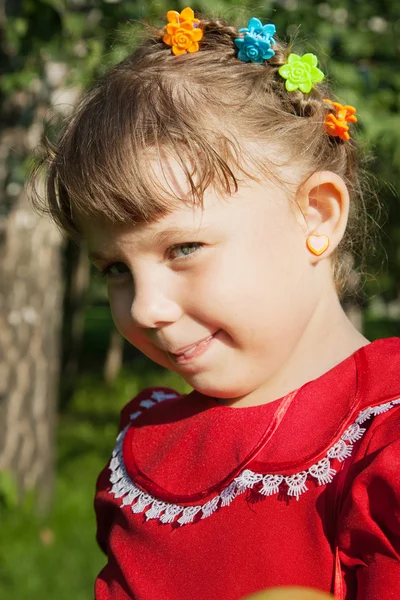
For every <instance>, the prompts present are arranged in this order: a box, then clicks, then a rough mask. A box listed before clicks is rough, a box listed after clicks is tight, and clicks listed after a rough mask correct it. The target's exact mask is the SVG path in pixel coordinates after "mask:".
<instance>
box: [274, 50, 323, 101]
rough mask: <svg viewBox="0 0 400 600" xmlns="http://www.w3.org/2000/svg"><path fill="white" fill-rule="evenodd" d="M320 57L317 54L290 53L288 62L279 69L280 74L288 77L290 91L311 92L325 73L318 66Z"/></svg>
mask: <svg viewBox="0 0 400 600" xmlns="http://www.w3.org/2000/svg"><path fill="white" fill-rule="evenodd" d="M317 65H318V58H317V57H316V56H315V54H311V53H308V54H303V56H299V55H298V54H293V53H292V54H289V56H288V59H287V63H286V64H284V65H282V67H281V68H280V69H279V71H278V72H279V75H281V77H283V78H284V79H286V83H285V87H286V89H287V91H288V92H295V91H296V90H300V91H301V92H303V94H309V93H310V92H311V89H312V88H313V86H314V84H315V83H320V82H321V81H322V80H323V79H324V77H325V75H324V73H323V72H322V71H321V70H320V69H318V68H317Z"/></svg>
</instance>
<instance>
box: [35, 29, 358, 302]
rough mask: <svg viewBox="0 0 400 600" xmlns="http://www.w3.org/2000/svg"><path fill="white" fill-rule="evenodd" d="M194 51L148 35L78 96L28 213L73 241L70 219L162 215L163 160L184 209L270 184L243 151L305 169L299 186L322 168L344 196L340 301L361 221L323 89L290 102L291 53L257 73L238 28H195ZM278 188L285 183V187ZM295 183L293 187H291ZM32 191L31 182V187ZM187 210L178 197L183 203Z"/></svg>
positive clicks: (345, 148) (269, 170) (337, 264)
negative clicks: (185, 188) (244, 183)
mask: <svg viewBox="0 0 400 600" xmlns="http://www.w3.org/2000/svg"><path fill="white" fill-rule="evenodd" d="M201 27H202V29H203V31H204V35H203V39H202V40H201V42H200V51H199V52H196V53H192V54H185V55H182V56H179V57H177V56H174V55H173V54H172V53H171V48H170V47H168V46H166V45H165V44H164V43H163V41H162V37H163V33H164V32H163V31H157V32H156V33H154V35H152V36H149V37H148V38H147V39H146V40H144V41H143V42H142V44H141V45H140V46H139V47H138V48H137V49H136V50H135V51H134V52H133V54H132V55H130V56H128V57H127V58H126V59H125V60H123V61H122V62H121V63H119V64H117V65H116V66H115V67H113V68H111V69H110V70H109V71H108V72H107V73H106V74H105V75H104V76H103V77H102V78H101V79H100V80H98V81H97V82H96V83H95V85H94V87H93V88H92V89H91V90H90V91H89V92H87V93H86V94H85V95H84V96H83V98H82V100H81V102H80V104H79V105H78V107H77V109H76V111H75V113H74V115H73V117H72V118H71V119H70V121H69V123H68V124H67V125H66V127H65V129H64V131H63V133H62V135H61V137H60V139H59V142H58V144H57V145H53V144H51V143H50V141H49V140H48V139H47V140H45V143H44V148H45V154H44V157H43V158H42V160H41V161H40V164H39V165H38V167H37V169H36V171H35V173H34V175H33V181H37V179H38V175H39V173H40V172H41V170H42V169H43V168H44V169H45V170H46V194H45V197H44V198H42V197H40V195H39V194H36V195H35V196H34V203H35V206H36V207H37V208H39V209H40V210H42V211H46V212H47V213H50V215H51V217H52V218H53V219H54V221H55V222H56V223H57V225H58V226H59V227H60V228H61V229H62V230H63V231H64V232H66V233H67V235H69V236H70V237H72V238H73V239H79V238H80V237H81V233H80V231H79V227H78V223H77V219H76V215H77V214H79V215H83V216H86V217H89V218H91V219H92V218H95V219H100V220H109V221H111V222H113V223H126V222H130V223H132V224H136V223H143V222H151V221H154V220H156V219H158V218H160V217H162V216H164V215H165V214H167V213H168V212H169V211H170V210H171V209H173V207H174V206H175V205H176V203H177V201H185V199H183V198H182V199H177V198H176V196H174V194H173V192H172V189H171V188H169V186H168V184H167V182H166V180H165V181H164V182H163V181H161V180H160V178H157V177H155V173H154V171H153V168H152V162H154V158H156V157H159V156H160V152H166V153H167V154H168V155H169V156H172V157H173V158H174V159H175V160H177V161H178V162H179V164H180V166H181V168H182V169H183V171H184V173H185V176H186V179H187V182H188V185H189V189H190V191H191V199H192V201H193V202H196V203H199V204H200V205H201V202H202V198H203V194H204V192H205V190H206V189H207V188H208V187H209V186H211V185H212V186H215V188H217V189H218V190H220V191H221V192H222V193H225V194H232V193H234V192H235V191H236V190H237V188H238V185H239V183H240V181H241V178H243V177H253V178H254V177H255V175H254V172H253V171H254V170H252V169H251V168H249V165H251V164H253V165H255V166H256V169H255V172H257V171H258V172H259V175H261V176H264V175H265V176H266V177H273V176H277V169H276V168H275V167H276V162H275V163H274V161H272V160H265V157H264V158H263V159H262V160H261V159H260V157H256V156H255V155H254V156H252V155H251V152H249V150H248V147H247V146H246V144H245V142H261V143H263V144H265V145H266V147H268V145H269V146H270V147H271V148H278V149H279V150H281V154H282V155H283V156H284V159H283V163H284V164H286V165H290V164H292V163H293V164H296V165H301V166H302V173H303V174H304V179H306V178H307V177H308V176H309V175H311V174H312V173H313V172H316V171H319V170H325V169H328V170H330V171H333V172H334V173H336V174H338V175H339V176H340V177H342V178H343V180H344V181H345V183H346V185H347V186H348V188H349V192H350V196H351V208H350V218H349V224H348V227H347V230H346V234H345V236H344V239H343V240H342V242H341V244H340V246H339V248H338V250H337V251H336V253H335V255H334V257H333V269H334V277H335V282H336V286H337V289H338V291H339V292H340V291H343V290H344V289H345V288H346V285H347V284H348V282H349V278H350V276H351V273H352V258H351V257H352V256H353V254H354V252H355V248H356V246H357V243H358V242H360V241H361V242H363V241H364V242H365V231H366V229H365V228H366V220H367V219H366V212H365V210H364V208H363V201H362V195H361V190H360V182H359V176H358V167H357V148H356V144H355V143H354V141H353V140H350V141H348V142H343V141H341V140H340V139H339V138H332V137H330V136H329V135H327V133H326V132H325V129H324V125H323V123H324V119H325V116H326V114H327V112H329V110H330V107H329V105H327V103H324V102H323V98H326V97H330V98H331V97H332V96H331V94H330V92H329V89H328V87H327V85H326V84H325V83H322V84H317V85H315V86H314V88H313V90H312V91H311V93H310V94H303V93H302V92H300V91H297V92H291V93H289V92H287V91H286V89H285V81H284V79H282V77H281V76H280V75H279V74H278V72H277V71H278V69H279V67H280V66H281V65H282V64H284V63H285V62H286V59H287V56H288V54H289V53H290V47H289V46H287V45H285V44H284V43H282V42H280V41H277V43H276V44H275V45H274V46H273V48H274V50H275V55H274V56H273V57H272V59H270V60H269V61H268V62H265V63H263V64H253V63H244V62H242V61H240V60H239V59H238V58H237V48H236V46H235V44H234V39H235V38H236V37H238V36H239V33H238V30H237V29H236V28H235V27H232V26H229V25H227V24H226V23H224V22H223V21H221V20H207V19H206V18H204V19H201ZM282 183H284V181H282ZM299 183H300V182H299ZM34 187H35V184H34ZM186 201H187V199H186Z"/></svg>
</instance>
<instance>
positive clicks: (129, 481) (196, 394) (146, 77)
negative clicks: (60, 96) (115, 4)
mask: <svg viewBox="0 0 400 600" xmlns="http://www.w3.org/2000/svg"><path fill="white" fill-rule="evenodd" d="M167 20H168V24H167V26H166V28H165V29H164V30H163V31H162V32H158V33H157V34H156V35H154V36H153V37H151V38H149V39H148V40H146V41H144V42H143V43H142V44H141V45H140V46H139V48H137V50H136V51H135V52H134V53H133V54H132V55H131V56H129V57H128V58H126V59H125V60H124V61H122V62H121V63H120V64H118V65H117V66H115V67H114V68H112V69H111V70H110V71H109V72H108V73H106V75H105V76H104V77H103V78H102V79H101V80H100V81H99V82H97V84H96V85H95V86H94V88H93V89H92V90H91V91H90V92H89V93H88V94H87V95H86V96H85V97H84V99H83V100H82V102H81V104H80V106H79V107H78V109H77V111H76V114H75V115H74V117H73V119H72V120H71V122H70V123H69V125H68V127H67V128H66V130H65V131H64V133H63V135H62V137H61V139H60V141H59V144H58V147H57V148H56V149H54V150H53V151H51V152H50V153H49V155H48V159H47V160H48V163H49V164H48V167H49V170H48V178H47V203H48V204H47V208H48V210H50V212H51V215H52V216H53V218H54V219H55V221H56V222H57V223H58V224H59V225H60V226H61V227H62V228H63V230H64V231H66V232H67V233H68V234H69V235H71V236H73V237H74V238H79V239H83V240H85V241H86V243H87V245H88V248H89V253H90V256H91V259H92V261H93V262H94V264H95V265H96V267H97V268H98V269H100V270H101V271H102V272H103V273H104V275H105V277H106V278H107V284H108V295H109V301H110V306H111V311H112V315H113V318H114V321H115V324H116V326H117V327H118V329H119V331H120V332H121V334H122V335H123V336H124V337H125V338H126V339H127V340H128V341H129V342H130V343H132V344H133V345H134V346H136V347H137V348H138V349H139V350H141V351H142V352H143V353H144V354H145V355H146V356H148V357H149V358H150V359H151V360H153V361H155V362H156V363H158V364H160V365H162V366H164V367H166V368H167V369H171V370H173V371H175V372H176V373H179V374H180V375H181V376H182V377H183V378H184V379H185V380H186V382H187V383H189V384H190V386H191V387H192V388H193V391H192V392H191V393H189V394H188V395H185V396H180V395H179V394H177V393H176V392H175V391H174V390H171V389H165V388H159V387H154V388H151V389H146V390H144V391H143V392H142V393H140V394H139V395H138V396H137V397H136V398H134V399H133V400H132V401H131V402H129V403H128V405H127V406H126V407H125V409H124V410H123V411H122V416H121V430H120V434H119V437H118V439H117V443H116V446H115V449H114V452H113V455H112V459H111V461H110V462H109V463H108V464H107V466H106V467H105V469H104V471H103V472H102V473H101V475H100V477H99V480H98V487H97V496H96V511H97V519H98V541H99V544H100V546H101V548H102V549H103V550H104V552H105V553H106V555H107V564H106V566H105V567H104V569H103V570H102V572H101V573H100V575H99V576H98V579H97V581H96V599H97V600H109V599H113V600H127V599H132V598H134V599H135V600H178V599H179V600H193V599H195V598H200V597H201V598H203V599H205V600H214V599H215V598H223V599H224V600H239V598H243V597H244V596H245V595H247V594H250V593H253V592H256V591H258V590H261V589H263V588H270V587H274V586H281V585H292V586H293V585H295V586H308V587H313V588H316V589H319V590H322V591H327V592H329V591H332V592H335V594H336V596H337V597H338V598H346V599H347V600H356V599H357V600H376V599H378V598H379V600H389V599H392V598H397V591H396V590H397V589H399V588H398V586H399V584H400V562H399V552H400V522H399V516H400V508H399V507H400V477H399V470H398V467H399V464H400V459H399V455H400V442H399V433H398V431H399V426H400V408H399V404H400V399H399V398H400V376H399V375H398V361H399V359H400V341H399V340H398V339H389V340H378V341H375V342H373V343H369V342H368V340H367V339H365V338H364V337H363V336H362V335H361V334H360V333H359V332H358V331H357V330H356V329H355V328H354V327H353V326H352V324H351V323H350V322H349V320H348V319H347V317H346V315H345V314H344V312H343V310H342V308H341V305H340V302H339V299H338V292H340V291H342V290H343V288H344V286H345V284H346V281H348V279H349V277H350V275H351V268H350V267H351V259H350V256H351V249H352V247H353V245H354V243H355V242H356V240H357V235H360V233H359V232H361V235H363V231H364V230H363V228H362V222H363V218H364V215H363V213H362V209H361V205H362V203H361V202H360V190H359V181H358V173H357V165H356V146H355V144H354V142H353V141H352V140H351V139H350V137H351V133H352V132H351V127H352V126H353V125H352V123H353V122H354V121H356V117H355V114H354V113H355V109H354V108H352V107H350V106H343V105H341V104H338V103H334V102H333V101H332V100H331V99H330V95H329V90H328V89H327V87H326V86H325V85H324V83H323V79H324V74H323V72H322V71H321V70H320V68H319V66H318V59H317V57H316V56H314V55H313V54H305V55H304V56H300V55H298V54H295V53H290V51H289V49H288V48H287V47H286V46H285V45H284V44H283V43H281V42H279V41H278V40H277V39H276V37H275V27H274V26H273V25H272V24H267V25H263V24H262V23H261V22H260V21H259V20H258V19H256V18H252V19H250V21H249V23H248V26H247V27H245V28H242V29H240V30H237V29H236V28H235V27H233V26H230V25H227V24H225V23H223V22H222V21H215V20H208V19H206V18H202V19H197V18H195V17H194V14H193V11H192V10H191V9H190V8H187V9H185V10H184V11H182V12H181V13H177V12H175V11H170V12H169V13H168V15H167Z"/></svg>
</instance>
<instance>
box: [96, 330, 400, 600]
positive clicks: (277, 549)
mask: <svg viewBox="0 0 400 600" xmlns="http://www.w3.org/2000/svg"><path fill="white" fill-rule="evenodd" d="M399 364H400V340H399V339H397V338H393V339H389V340H378V341H376V342H374V343H372V344H369V345H368V346H366V347H365V348H362V349H361V350H359V351H358V352H356V353H355V354H354V355H352V356H351V357H349V358H348V359H346V360H345V361H343V362H342V363H341V364H339V365H337V366H336V367H335V368H333V369H332V370H331V371H329V372H328V373H325V374H324V375H322V376H321V377H319V378H318V379H316V380H314V381H311V382H309V383H307V384H306V385H304V386H303V387H302V388H300V389H299V390H297V391H296V392H295V393H293V394H291V395H289V396H286V397H285V398H282V399H279V400H276V401H275V402H271V403H269V404H266V405H263V406H257V407H249V408H229V407H225V406H220V405H218V404H217V403H216V402H215V401H214V400H213V399H211V398H207V397H205V396H202V395H201V394H199V393H197V392H193V393H191V394H189V395H188V396H183V397H178V398H177V399H174V400H167V401H165V402H163V403H161V404H158V405H156V406H154V407H153V408H150V409H148V410H146V411H144V412H143V414H142V415H140V416H139V417H138V418H137V419H136V420H134V421H133V422H132V423H131V425H130V426H129V428H128V430H127V433H126V435H125V438H124V442H123V460H124V466H125V469H126V471H127V473H128V475H129V477H130V478H131V479H132V480H133V481H134V482H135V483H136V485H138V486H139V487H140V488H142V489H143V490H145V491H146V492H148V493H150V494H152V495H153V496H155V497H156V498H157V499H159V500H163V501H166V502H172V503H176V504H182V505H184V506H190V505H196V504H203V503H205V502H207V501H208V500H210V499H211V498H213V497H214V496H215V495H216V494H218V493H219V492H220V491H221V489H222V488H224V487H226V486H227V485H228V484H229V483H230V482H231V481H232V480H233V479H234V477H236V476H237V475H238V474H239V473H240V472H241V471H242V470H243V469H244V468H249V469H252V470H253V471H255V472H257V473H263V474H275V473H278V474H282V475H291V474H294V473H298V472H300V471H304V470H307V469H308V468H310V467H311V466H312V465H313V464H315V463H317V462H318V461H319V460H320V459H321V458H323V457H324V456H326V454H327V451H328V450H329V449H330V448H331V447H332V446H333V445H334V444H335V442H337V441H338V440H339V438H340V437H341V435H342V434H343V433H344V431H345V430H346V429H347V428H348V426H349V425H351V424H352V423H353V422H354V421H355V419H356V417H357V415H358V413H359V411H360V410H362V409H364V408H366V407H368V406H377V405H380V404H383V403H385V402H388V401H390V400H394V399H397V398H399V397H400V371H399ZM152 389H156V390H157V389H159V388H152ZM151 391H152V390H150V391H149V390H145V391H144V392H142V393H141V394H139V396H138V397H137V398H135V399H134V400H132V401H131V402H130V403H129V404H128V405H127V406H126V407H125V409H124V410H123V411H122V416H121V428H123V427H125V426H126V425H127V424H128V423H129V415H130V414H132V413H134V412H135V411H137V410H138V407H139V405H140V402H141V401H142V400H143V399H145V398H149V395H150V393H151ZM399 426H400V406H399V407H397V406H396V407H393V408H391V410H389V411H388V412H385V413H383V414H380V415H378V416H376V417H374V418H373V419H372V420H371V421H368V422H367V423H366V424H364V425H363V427H367V431H366V433H365V434H364V436H363V438H362V440H360V441H359V442H356V444H355V445H354V449H353V454H352V456H351V457H350V458H348V459H346V461H344V463H342V464H341V463H338V462H337V461H336V462H333V463H332V464H333V466H334V468H335V469H336V470H337V471H340V469H342V470H341V471H340V472H339V473H338V474H337V475H336V476H335V478H334V480H333V481H332V482H331V483H329V484H326V485H322V486H318V485H317V484H316V483H315V482H314V481H313V480H312V481H310V480H307V487H308V490H307V491H306V492H304V493H303V494H302V495H301V496H300V497H299V500H296V498H295V497H290V496H288V495H287V494H286V493H285V492H284V490H283V491H282V493H280V494H279V495H273V496H269V497H264V496H262V495H261V494H259V493H258V492H257V491H255V490H248V491H247V492H246V493H244V494H241V495H240V496H238V497H237V498H235V499H234V500H233V502H232V504H231V505H230V506H228V507H221V508H219V509H218V510H217V511H216V512H215V513H214V514H212V515H211V516H210V517H208V518H205V519H197V520H196V519H195V521H194V522H193V523H190V524H187V525H184V526H179V525H177V524H176V523H174V524H172V525H165V524H162V523H160V522H159V521H157V520H151V521H146V518H145V516H144V514H133V513H132V511H131V508H130V506H124V507H122V506H121V504H122V502H121V499H118V498H114V497H113V495H112V494H110V493H109V492H110V490H111V487H112V486H111V484H110V481H109V476H110V471H109V468H108V467H106V468H105V469H104V471H103V472H102V473H101V475H100V477H99V480H98V485H97V495H96V502H95V505H96V513H97V521H98V541H99V544H100V546H101V548H102V549H103V550H104V552H105V553H106V555H107V559H108V562H107V564H106V566H105V567H104V569H103V570H102V572H101V573H100V575H99V576H98V579H97V581H96V586H95V594H96V600H111V599H112V600H128V599H135V600H194V599H197V598H202V600H215V599H216V598H223V599H224V600H239V599H240V598H243V597H244V596H245V595H247V594H250V593H253V592H255V591H257V590H260V589H264V588H268V587H273V586H279V585H303V586H308V587H314V588H317V589H321V590H325V591H334V590H335V592H336V593H337V595H338V597H342V598H345V599H346V600H377V599H379V600H389V599H394V598H396V599H397V598H398V596H399V594H400V557H399V553H400V468H399V467H400V429H399Z"/></svg>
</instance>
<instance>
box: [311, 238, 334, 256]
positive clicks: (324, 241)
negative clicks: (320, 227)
mask: <svg viewBox="0 0 400 600" xmlns="http://www.w3.org/2000/svg"><path fill="white" fill-rule="evenodd" d="M328 246H329V238H328V236H327V235H309V236H308V238H307V248H308V249H309V250H310V251H311V252H312V253H313V254H315V256H320V255H321V254H323V253H324V252H325V250H326V249H327V248H328Z"/></svg>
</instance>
